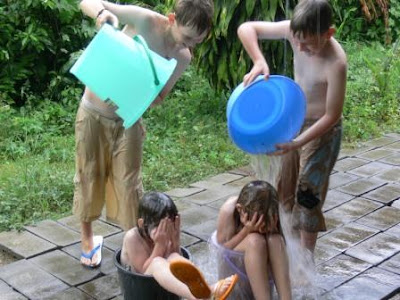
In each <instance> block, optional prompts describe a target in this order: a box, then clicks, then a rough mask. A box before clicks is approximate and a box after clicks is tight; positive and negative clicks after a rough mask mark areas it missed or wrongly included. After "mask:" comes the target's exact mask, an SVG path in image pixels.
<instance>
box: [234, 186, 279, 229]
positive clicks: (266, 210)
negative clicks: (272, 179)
mask: <svg viewBox="0 0 400 300" xmlns="http://www.w3.org/2000/svg"><path fill="white" fill-rule="evenodd" d="M236 203H237V204H240V205H242V207H243V209H244V212H245V213H248V217H249V218H250V219H251V218H252V216H253V214H254V213H255V212H257V213H258V215H261V214H263V215H264V218H265V225H266V226H267V227H268V225H269V223H270V222H271V221H272V220H273V217H274V216H278V224H277V228H276V229H275V231H273V232H270V233H281V229H280V223H279V201H278V193H277V191H276V189H275V188H274V187H273V186H272V185H271V184H269V183H268V182H266V181H262V180H255V181H251V182H249V183H248V184H246V185H245V186H244V187H243V188H242V190H241V191H240V194H239V198H238V200H237V202H236ZM233 218H234V221H235V228H240V227H241V226H242V224H241V222H240V214H239V212H238V210H237V209H236V210H235V212H234V215H233Z"/></svg>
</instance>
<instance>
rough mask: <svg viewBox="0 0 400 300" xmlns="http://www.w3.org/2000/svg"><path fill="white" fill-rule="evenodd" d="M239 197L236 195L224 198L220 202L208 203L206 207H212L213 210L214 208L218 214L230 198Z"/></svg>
mask: <svg viewBox="0 0 400 300" xmlns="http://www.w3.org/2000/svg"><path fill="white" fill-rule="evenodd" d="M237 195H238V194H236V195H229V196H226V197H223V198H221V199H219V200H217V201H214V202H210V203H207V204H206V206H209V207H211V208H213V209H216V210H217V212H219V210H220V208H221V206H222V204H224V203H225V202H226V200H228V199H229V198H230V197H235V196H237Z"/></svg>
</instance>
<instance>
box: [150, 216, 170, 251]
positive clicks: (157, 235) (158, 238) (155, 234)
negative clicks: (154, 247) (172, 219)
mask: <svg viewBox="0 0 400 300" xmlns="http://www.w3.org/2000/svg"><path fill="white" fill-rule="evenodd" d="M168 222H169V220H168V218H164V219H162V220H161V222H160V224H158V226H157V228H156V229H154V230H153V231H152V236H151V238H152V240H153V241H154V244H159V245H161V246H166V245H167V243H168V242H169V240H170V233H169V232H168V231H169V229H168Z"/></svg>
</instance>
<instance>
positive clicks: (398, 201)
mask: <svg viewBox="0 0 400 300" xmlns="http://www.w3.org/2000/svg"><path fill="white" fill-rule="evenodd" d="M392 207H395V208H398V209H400V200H396V201H394V202H393V203H392Z"/></svg>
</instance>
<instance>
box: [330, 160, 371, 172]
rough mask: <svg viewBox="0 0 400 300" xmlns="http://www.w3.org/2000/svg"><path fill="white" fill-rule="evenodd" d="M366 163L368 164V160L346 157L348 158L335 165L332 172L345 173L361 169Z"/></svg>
mask: <svg viewBox="0 0 400 300" xmlns="http://www.w3.org/2000/svg"><path fill="white" fill-rule="evenodd" d="M368 163H369V160H366V159H360V158H355V157H348V158H344V159H342V160H339V161H337V162H336V164H335V167H334V170H335V171H339V172H340V171H341V172H346V171H349V170H352V169H354V168H358V167H361V166H363V165H365V164H368Z"/></svg>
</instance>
